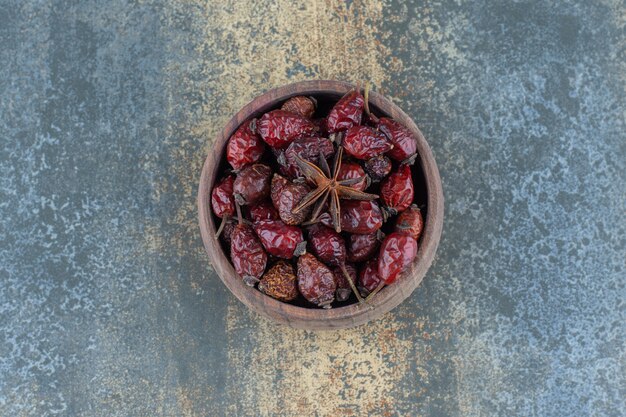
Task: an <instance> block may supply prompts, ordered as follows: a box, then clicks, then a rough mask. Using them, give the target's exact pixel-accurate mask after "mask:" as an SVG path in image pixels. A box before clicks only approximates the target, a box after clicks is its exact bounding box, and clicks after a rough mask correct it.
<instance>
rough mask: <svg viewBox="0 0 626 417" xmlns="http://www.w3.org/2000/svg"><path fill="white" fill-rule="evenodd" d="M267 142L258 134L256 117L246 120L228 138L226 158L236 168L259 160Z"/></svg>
mask: <svg viewBox="0 0 626 417" xmlns="http://www.w3.org/2000/svg"><path fill="white" fill-rule="evenodd" d="M264 151H265V144H264V143H263V141H262V140H261V138H259V136H258V135H257V134H256V119H253V120H251V121H247V122H244V123H243V124H242V125H241V126H239V128H238V129H237V130H236V131H235V133H233V135H232V136H231V137H230V139H228V145H226V160H227V161H228V163H229V164H230V165H231V166H232V167H233V169H235V170H239V169H241V168H243V167H245V166H246V165H250V164H254V163H256V162H259V159H261V156H262V155H263V152H264Z"/></svg>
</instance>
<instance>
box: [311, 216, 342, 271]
mask: <svg viewBox="0 0 626 417" xmlns="http://www.w3.org/2000/svg"><path fill="white" fill-rule="evenodd" d="M309 245H310V248H311V251H312V252H313V253H314V254H315V255H316V256H317V257H318V259H319V260H321V261H322V262H324V263H325V264H327V265H331V266H338V265H341V264H343V263H344V262H345V261H346V243H345V241H344V240H343V238H342V237H341V235H340V234H339V233H337V232H336V231H335V230H334V229H331V228H330V227H326V226H323V225H321V224H319V223H318V224H314V225H313V226H311V227H310V228H309Z"/></svg>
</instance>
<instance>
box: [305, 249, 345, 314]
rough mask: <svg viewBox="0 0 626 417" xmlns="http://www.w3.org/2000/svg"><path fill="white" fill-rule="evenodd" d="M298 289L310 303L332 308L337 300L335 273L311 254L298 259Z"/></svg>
mask: <svg viewBox="0 0 626 417" xmlns="http://www.w3.org/2000/svg"><path fill="white" fill-rule="evenodd" d="M298 289H299V290H300V294H302V295H303V296H304V298H306V299H307V300H308V301H309V302H311V303H313V304H315V305H317V306H319V307H330V304H331V303H332V302H333V301H334V300H335V290H336V289H337V284H336V283H335V279H334V276H333V273H332V272H331V270H330V269H328V267H327V266H326V265H324V264H323V263H321V262H320V261H318V260H317V258H315V256H313V255H311V254H310V253H305V254H304V255H302V256H300V257H299V258H298Z"/></svg>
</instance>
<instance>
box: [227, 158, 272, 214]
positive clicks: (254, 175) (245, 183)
mask: <svg viewBox="0 0 626 417" xmlns="http://www.w3.org/2000/svg"><path fill="white" fill-rule="evenodd" d="M271 176H272V170H271V169H270V167H268V166H267V165H263V164H254V165H249V166H247V167H245V168H244V169H242V170H241V171H239V173H238V174H237V178H236V179H235V183H234V185H233V192H234V195H235V201H237V203H239V205H246V204H255V203H258V202H259V201H262V200H263V199H265V198H266V197H267V196H269V194H270V178H271Z"/></svg>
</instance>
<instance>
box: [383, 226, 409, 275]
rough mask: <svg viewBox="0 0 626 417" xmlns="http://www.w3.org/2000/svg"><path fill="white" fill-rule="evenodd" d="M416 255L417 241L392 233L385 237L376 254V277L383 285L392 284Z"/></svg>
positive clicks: (407, 236) (401, 234)
mask: <svg viewBox="0 0 626 417" xmlns="http://www.w3.org/2000/svg"><path fill="white" fill-rule="evenodd" d="M416 255H417V241H416V240H415V239H413V238H412V237H411V236H409V235H405V234H403V233H398V232H394V233H392V234H390V235H389V236H387V237H386V238H385V240H384V241H383V244H382V245H381V246H380V251H379V254H378V275H379V276H380V278H381V279H383V280H384V281H385V284H391V283H393V282H394V281H395V280H396V278H398V275H400V273H401V272H402V271H404V269H405V268H406V267H407V266H408V265H410V264H411V262H413V259H415V256H416Z"/></svg>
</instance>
